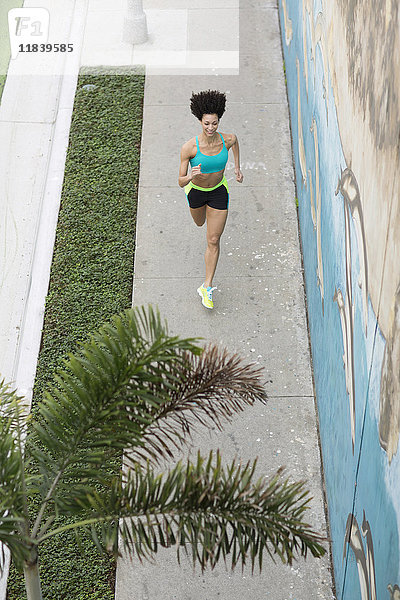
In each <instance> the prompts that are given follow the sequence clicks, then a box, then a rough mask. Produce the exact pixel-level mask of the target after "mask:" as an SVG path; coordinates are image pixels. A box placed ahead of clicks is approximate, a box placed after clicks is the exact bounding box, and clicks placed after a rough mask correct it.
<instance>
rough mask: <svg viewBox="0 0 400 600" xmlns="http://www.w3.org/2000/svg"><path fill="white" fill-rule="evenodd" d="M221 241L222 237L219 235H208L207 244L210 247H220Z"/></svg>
mask: <svg viewBox="0 0 400 600" xmlns="http://www.w3.org/2000/svg"><path fill="white" fill-rule="evenodd" d="M220 239H221V235H220V234H219V233H209V234H207V244H208V245H209V246H214V247H218V246H219V240H220Z"/></svg>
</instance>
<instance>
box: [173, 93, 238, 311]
mask: <svg viewBox="0 0 400 600" xmlns="http://www.w3.org/2000/svg"><path fill="white" fill-rule="evenodd" d="M225 103H226V96H225V94H223V93H222V92H218V91H216V90H214V91H212V90H208V91H206V92H199V93H198V94H194V93H192V97H191V99H190V109H191V111H192V113H193V114H194V116H195V117H197V119H198V120H199V121H200V124H201V134H200V135H199V136H196V137H192V138H191V139H190V140H189V141H188V142H186V143H185V144H183V146H182V149H181V165H180V168H179V180H178V181H179V185H180V187H183V188H185V194H186V198H187V201H188V204H189V208H190V213H191V215H192V217H193V220H194V222H195V223H196V225H198V226H199V227H201V226H202V225H203V224H204V222H205V221H206V220H207V248H206V253H205V263H206V278H205V280H204V282H203V283H202V285H201V286H200V287H199V288H198V289H197V292H198V293H199V295H200V296H201V301H202V304H203V306H205V307H206V308H213V307H214V304H213V300H212V293H213V290H215V289H216V288H215V287H212V282H213V277H214V274H215V269H216V267H217V262H218V257H219V250H220V245H219V241H220V238H221V235H222V232H223V231H224V227H225V223H226V218H227V216H228V204H229V189H228V183H227V181H226V177H225V175H224V171H225V167H226V163H227V162H228V150H230V148H232V152H233V157H234V160H235V175H236V181H238V182H239V183H242V181H243V174H242V172H241V170H240V161H239V142H238V139H237V137H236V135H235V134H234V133H220V132H219V131H217V129H218V126H219V122H220V119H221V117H222V115H223V114H224V112H225ZM189 163H190V166H191V171H190V173H189V174H188V167H189Z"/></svg>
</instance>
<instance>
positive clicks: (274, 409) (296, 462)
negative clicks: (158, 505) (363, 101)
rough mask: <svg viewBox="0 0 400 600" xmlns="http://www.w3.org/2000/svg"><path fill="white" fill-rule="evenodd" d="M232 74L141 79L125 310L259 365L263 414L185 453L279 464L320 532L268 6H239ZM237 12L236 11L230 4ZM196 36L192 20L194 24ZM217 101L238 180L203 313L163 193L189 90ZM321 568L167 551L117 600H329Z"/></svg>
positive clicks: (172, 198)
mask: <svg viewBox="0 0 400 600" xmlns="http://www.w3.org/2000/svg"><path fill="white" fill-rule="evenodd" d="M241 6H243V8H240V10H239V18H240V74H239V75H238V76H235V75H229V76H226V75H218V74H216V75H215V76H198V75H152V74H148V75H147V77H146V87H145V105H144V123H143V138H142V155H141V166H140V182H139V207H138V220H137V247H136V254H135V281H134V304H135V305H140V304H147V303H152V304H157V305H158V306H159V308H160V311H161V314H162V315H163V316H164V317H166V318H167V321H168V324H169V328H170V330H171V332H172V333H173V334H179V335H182V336H203V337H204V338H205V340H206V341H215V342H219V343H221V344H222V345H224V346H226V347H227V348H228V349H229V350H231V351H232V352H234V351H237V352H239V353H240V354H241V355H242V356H244V357H248V358H249V359H251V360H256V361H257V362H258V363H259V364H260V365H262V366H263V367H264V368H265V377H266V386H267V390H268V393H269V396H270V399H269V402H268V405H267V406H266V407H265V406H255V407H254V408H252V409H250V410H247V411H246V412H245V413H243V414H241V415H239V416H238V417H237V418H235V420H234V422H233V423H232V424H231V425H230V426H228V427H227V428H226V429H225V431H224V432H223V433H222V434H221V433H216V432H215V431H209V432H203V433H202V435H197V436H196V437H195V440H194V442H193V445H192V448H191V452H193V453H195V452H197V450H198V449H200V450H201V451H202V452H203V453H208V451H209V450H210V449H211V448H220V449H221V451H222V454H223V457H224V459H225V460H226V461H230V460H232V459H233V457H235V456H239V457H241V458H242V459H243V460H247V459H251V458H253V457H255V456H258V457H259V472H260V473H263V474H266V475H270V474H272V473H274V472H275V471H276V469H277V468H278V467H279V466H281V465H286V466H287V470H288V473H289V474H290V475H291V476H293V477H294V478H296V479H302V478H305V479H307V481H308V485H309V488H310V489H311V491H312V493H313V495H314V500H313V504H312V510H311V511H310V513H309V515H308V518H309V519H310V521H311V522H312V524H313V525H314V526H316V527H317V528H319V529H320V530H322V531H324V530H325V516H324V508H323V494H322V481H321V472H320V457H319V450H318V439H317V427H316V415H315V408H314V397H313V387H312V376H311V368H310V355H309V346H308V338H307V326H306V317H305V307H304V289H303V275H302V271H301V257H300V251H299V238H298V229H297V216H296V206H295V188H294V174H293V164H292V155H291V141H290V131H289V116H288V106H287V98H286V90H285V84H284V74H283V65H282V54H281V40H280V32H279V23H278V10H277V6H276V2H275V1H274V0H269V1H268V2H266V1H265V0H264V1H261V0H258V1H257V0H253V1H252V2H246V3H244V2H243V3H242V4H241ZM244 6H246V7H244ZM199 27H200V28H202V27H205V23H201V22H200V21H199ZM208 88H211V89H215V88H217V89H220V90H223V91H226V92H227V98H228V102H227V112H226V114H225V115H224V116H223V118H222V120H221V125H220V130H221V131H223V132H234V133H236V134H237V136H238V138H239V142H240V150H241V163H242V169H243V173H244V182H243V183H242V184H241V185H240V184H237V183H236V181H235V180H234V172H233V159H232V157H231V158H230V162H229V164H228V168H227V172H226V175H227V179H228V182H229V184H230V206H229V209H230V210H229V216H228V221H227V224H226V228H225V232H224V234H223V236H222V238H221V255H220V260H219V264H218V267H217V272H216V277H215V279H214V285H217V286H218V290H216V291H215V292H214V306H215V308H214V310H213V311H209V310H207V309H205V308H203V306H202V305H201V301H200V298H199V297H198V295H197V293H196V288H197V287H198V286H199V285H200V283H202V281H203V278H204V251H205V244H206V242H205V226H204V227H203V228H197V227H196V225H195V224H194V223H193V221H192V219H191V216H190V213H189V211H188V208H187V201H186V198H185V195H184V192H183V190H182V189H181V188H179V187H178V185H177V178H178V168H179V151H180V146H181V144H182V143H183V142H184V141H186V140H187V139H189V138H190V137H191V136H193V135H195V134H197V133H200V128H199V124H198V122H197V121H196V119H195V118H194V117H193V116H192V115H191V113H190V110H189V99H190V95H191V92H192V90H194V91H200V90H202V89H208ZM332 597H333V596H332V592H331V575H330V570H329V557H326V558H324V559H323V560H319V561H317V560H314V559H312V558H309V559H308V560H307V561H306V562H304V561H300V562H298V563H296V564H295V566H293V567H292V568H290V567H287V566H283V565H280V564H276V565H275V564H273V562H272V561H270V560H266V561H265V568H264V571H263V573H262V575H261V576H260V575H255V576H253V577H252V576H251V574H250V572H249V571H245V572H244V573H243V574H242V573H241V572H240V570H238V571H237V572H235V573H234V574H232V573H230V572H228V571H226V569H225V567H224V566H223V565H221V566H219V567H218V568H217V569H216V570H215V571H214V572H212V573H211V572H206V573H204V574H201V572H200V570H197V571H196V572H193V571H192V568H191V565H190V563H189V562H188V561H187V562H186V561H184V563H183V564H182V565H181V566H178V564H177V561H176V551H175V550H174V549H170V550H163V551H161V552H159V553H158V555H157V561H156V564H155V565H148V564H145V565H143V566H141V565H139V564H138V563H137V562H136V561H134V562H133V563H131V562H130V561H129V559H127V560H121V561H120V562H119V565H118V571H117V593H116V598H117V599H118V600H131V599H133V598H135V599H137V600H139V599H140V600H154V599H155V598H157V599H158V600H170V599H171V598H176V599H177V600H189V599H190V600H211V599H214V598H221V599H227V598H229V599H230V600H242V599H243V598H246V599H247V598H254V599H257V600H259V599H260V600H261V599H263V600H266V599H268V600H289V599H296V600H314V599H315V600H316V599H317V598H318V599H320V598H324V599H328V598H332Z"/></svg>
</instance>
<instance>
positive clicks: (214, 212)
mask: <svg viewBox="0 0 400 600" xmlns="http://www.w3.org/2000/svg"><path fill="white" fill-rule="evenodd" d="M227 216H228V210H219V209H217V208H211V206H208V205H207V208H206V218H207V249H206V254H205V263H206V278H205V280H204V286H205V287H208V286H212V280H213V277H214V273H215V269H216V267H217V262H218V257H219V239H220V237H221V235H222V232H223V231H224V227H225V223H226V218H227Z"/></svg>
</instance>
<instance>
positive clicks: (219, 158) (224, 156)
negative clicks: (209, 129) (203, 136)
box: [190, 131, 228, 173]
mask: <svg viewBox="0 0 400 600" xmlns="http://www.w3.org/2000/svg"><path fill="white" fill-rule="evenodd" d="M218 133H219V131H218ZM219 135H221V134H220V133H219ZM221 140H222V150H221V151H220V152H218V154H215V155H214V156H208V155H207V154H203V153H202V152H200V148H199V140H198V138H197V135H196V145H197V153H196V156H194V157H193V158H191V159H190V165H191V166H192V167H197V165H199V164H200V163H201V172H202V173H218V171H222V170H223V169H225V166H226V163H227V162H228V150H227V149H226V146H225V142H224V138H223V137H222V135H221Z"/></svg>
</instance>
